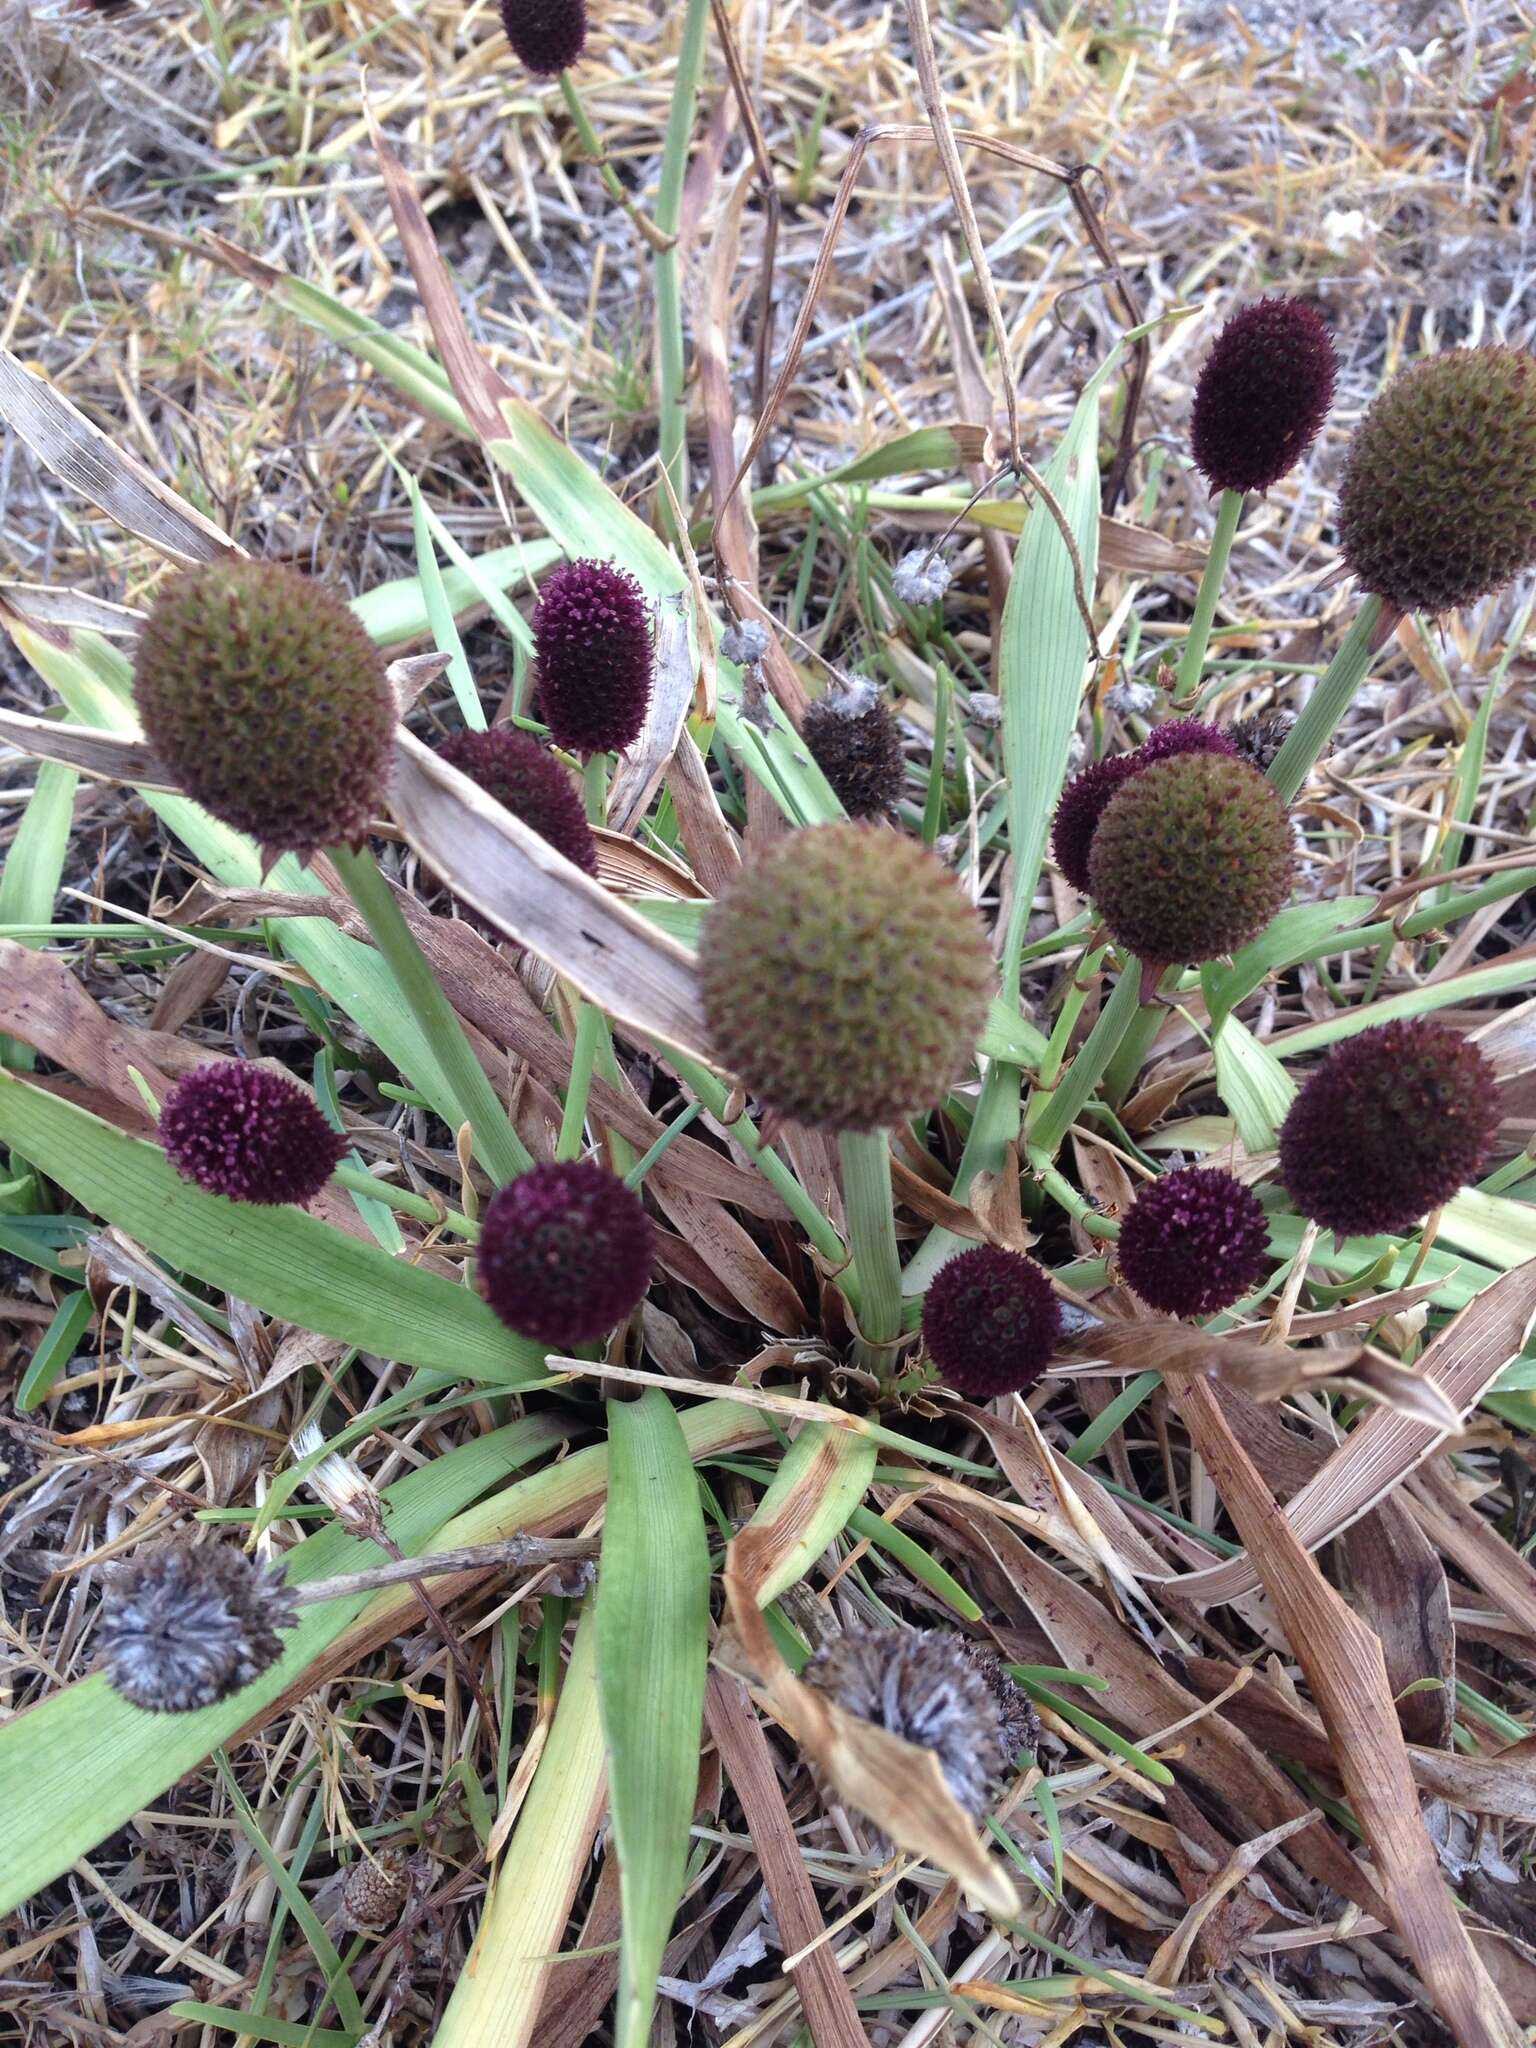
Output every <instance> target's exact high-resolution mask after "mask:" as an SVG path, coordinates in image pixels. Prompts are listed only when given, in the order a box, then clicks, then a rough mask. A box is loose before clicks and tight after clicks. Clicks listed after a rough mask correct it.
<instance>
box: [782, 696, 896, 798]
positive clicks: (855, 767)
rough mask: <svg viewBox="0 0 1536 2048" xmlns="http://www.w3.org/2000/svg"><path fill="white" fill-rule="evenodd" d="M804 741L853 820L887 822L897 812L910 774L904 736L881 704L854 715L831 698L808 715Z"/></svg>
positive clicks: (802, 731)
mask: <svg viewBox="0 0 1536 2048" xmlns="http://www.w3.org/2000/svg"><path fill="white" fill-rule="evenodd" d="M800 736H801V738H802V739H803V740H804V741H805V744H806V745H807V746H808V747H809V748H810V750H811V756H812V758H813V760H814V761H815V763H816V765H817V767H818V768H819V769H820V770H821V772H822V774H823V775H825V776H826V778H827V780H828V782H830V783H831V785H832V792H833V794H834V795H835V796H836V798H837V800H838V802H839V803H840V804H841V805H842V807H843V809H844V810H845V811H846V812H847V813H848V815H849V817H850V818H879V817H884V816H885V815H886V813H887V812H889V811H890V810H892V809H893V808H894V806H895V803H896V799H897V798H898V797H899V796H900V795H901V787H902V783H903V781H904V780H905V774H906V769H905V764H904V762H903V760H902V753H901V732H900V729H899V728H898V726H897V724H896V721H895V719H894V718H893V717H892V716H891V713H890V711H889V710H888V709H887V708H886V706H885V705H884V704H883V703H881V702H880V700H879V698H876V699H875V701H874V703H873V704H871V705H870V706H869V708H868V709H867V710H864V711H850V710H849V709H848V708H847V706H846V705H845V703H844V701H843V699H842V697H841V696H840V695H838V694H829V695H827V696H825V697H823V698H821V699H820V700H819V701H818V702H817V703H815V704H812V705H811V707H810V708H809V710H808V711H807V712H806V714H805V717H804V720H803V721H802V723H801V726H800Z"/></svg>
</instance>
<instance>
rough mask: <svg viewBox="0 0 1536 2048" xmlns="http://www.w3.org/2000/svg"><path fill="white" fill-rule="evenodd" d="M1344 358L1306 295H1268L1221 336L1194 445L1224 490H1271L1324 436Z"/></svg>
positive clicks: (1196, 417)
mask: <svg viewBox="0 0 1536 2048" xmlns="http://www.w3.org/2000/svg"><path fill="white" fill-rule="evenodd" d="M1337 381H1338V358H1337V357H1336V356H1335V354H1334V350H1333V342H1332V340H1331V338H1330V336H1329V333H1328V329H1327V327H1326V325H1325V324H1324V322H1323V320H1322V317H1321V316H1320V314H1319V313H1318V312H1317V309H1316V308H1315V307H1313V306H1309V305H1307V304H1306V303H1305V302H1304V301H1303V300H1301V299H1260V300H1259V301H1258V302H1257V304H1255V305H1252V306H1244V307H1243V309H1242V311H1241V312H1239V313H1235V314H1234V315H1233V316H1232V318H1231V319H1230V320H1229V321H1228V322H1227V324H1226V326H1225V327H1223V328H1222V330H1221V332H1220V334H1218V335H1217V337H1216V340H1215V342H1214V343H1213V344H1212V347H1211V352H1210V354H1209V355H1208V356H1207V357H1206V359H1205V364H1204V367H1203V368H1202V369H1201V372H1200V375H1199V378H1198V380H1197V382H1196V384H1195V403H1194V411H1193V413H1192V415H1191V418H1190V448H1191V452H1192V454H1193V456H1194V459H1195V467H1196V468H1197V469H1198V470H1200V471H1201V472H1202V473H1203V474H1204V475H1205V476H1207V477H1208V478H1209V479H1210V481H1211V483H1212V484H1214V485H1215V486H1216V488H1217V489H1218V490H1224V491H1267V490H1268V489H1269V487H1270V485H1271V484H1275V483H1278V482H1279V480H1280V478H1281V477H1283V476H1284V475H1285V473H1286V471H1287V470H1289V469H1293V468H1294V467H1295V465H1296V464H1297V463H1298V462H1299V461H1300V460H1301V458H1302V456H1303V455H1305V454H1306V452H1307V450H1308V449H1309V448H1310V447H1311V445H1312V443H1313V442H1314V441H1315V440H1316V439H1317V435H1318V431H1319V429H1320V428H1321V426H1322V424H1323V422H1324V420H1326V419H1327V417H1328V413H1329V409H1330V407H1331V406H1332V404H1333V392H1334V385H1335V384H1336V382H1337Z"/></svg>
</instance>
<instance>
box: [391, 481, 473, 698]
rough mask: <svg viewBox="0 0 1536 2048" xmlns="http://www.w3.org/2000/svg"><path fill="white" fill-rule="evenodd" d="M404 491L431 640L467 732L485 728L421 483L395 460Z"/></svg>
mask: <svg viewBox="0 0 1536 2048" xmlns="http://www.w3.org/2000/svg"><path fill="white" fill-rule="evenodd" d="M395 469H396V471H397V472H398V474H399V476H400V478H401V480H402V482H403V483H404V485H405V488H406V493H407V495H408V496H409V498H410V501H411V529H412V533H413V535H414V537H415V541H416V569H417V575H418V580H419V581H420V584H421V596H422V602H423V603H424V604H425V606H426V608H427V618H428V620H429V621H430V623H431V627H432V644H433V645H434V646H435V647H436V649H437V651H438V653H439V654H446V655H447V657H448V682H449V685H450V687H451V688H452V690H453V695H454V701H455V702H456V703H457V705H458V707H459V716H460V717H461V718H462V719H463V721H464V723H465V724H466V725H467V726H468V727H469V729H470V730H471V732H484V731H485V709H484V706H483V705H482V704H481V702H480V692H479V691H478V690H477V689H476V688H475V679H474V677H473V676H472V675H471V674H470V670H469V663H468V661H467V660H466V659H465V656H464V642H463V641H462V640H461V639H460V638H459V629H458V627H457V626H456V625H455V624H454V619H453V606H452V605H451V604H450V603H449V601H448V592H447V590H446V588H445V587H444V584H443V572H442V569H441V567H440V566H439V563H438V559H437V551H436V549H435V548H434V547H433V545H432V530H431V527H430V526H429V525H428V523H427V501H426V499H425V498H423V496H422V495H421V485H420V484H419V483H417V481H416V479H415V477H413V476H412V475H411V473H410V471H409V470H406V469H402V468H401V466H400V464H399V463H398V462H397V463H396V464H395Z"/></svg>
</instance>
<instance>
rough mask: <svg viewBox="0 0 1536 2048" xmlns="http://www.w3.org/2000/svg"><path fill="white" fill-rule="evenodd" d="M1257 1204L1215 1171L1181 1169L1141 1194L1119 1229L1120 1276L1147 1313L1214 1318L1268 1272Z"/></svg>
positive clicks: (1263, 1227)
mask: <svg viewBox="0 0 1536 2048" xmlns="http://www.w3.org/2000/svg"><path fill="white" fill-rule="evenodd" d="M1268 1246H1269V1225H1268V1222H1267V1221H1266V1219H1265V1215H1264V1209H1263V1206H1262V1204H1261V1203H1260V1201H1259V1198H1258V1196H1257V1195H1256V1194H1254V1192H1253V1190H1252V1189H1251V1188H1246V1187H1244V1186H1243V1184H1242V1182H1241V1181H1240V1180H1237V1179H1236V1178H1234V1176H1233V1175H1232V1174H1230V1173H1224V1172H1222V1171H1221V1170H1220V1168H1218V1167H1214V1166H1185V1167H1180V1168H1179V1169H1178V1170H1177V1171H1176V1172H1174V1173H1165V1174H1164V1175H1163V1176H1162V1178H1161V1180H1155V1181H1153V1182H1152V1183H1151V1184H1150V1185H1149V1186H1147V1187H1144V1188H1143V1189H1142V1190H1141V1192H1140V1193H1139V1194H1138V1195H1137V1197H1136V1199H1135V1201H1134V1202H1133V1203H1132V1204H1131V1207H1130V1209H1129V1211H1128V1212H1127V1214H1126V1217H1125V1221H1124V1222H1123V1223H1122V1225H1121V1227H1120V1242H1119V1244H1118V1246H1117V1247H1116V1252H1115V1257H1116V1262H1117V1263H1118V1265H1119V1268H1120V1276H1121V1278H1122V1279H1123V1280H1124V1281H1125V1283H1126V1285H1127V1286H1128V1287H1129V1288H1131V1289H1132V1291H1133V1292H1134V1293H1136V1294H1139V1295H1140V1296H1141V1299H1142V1300H1143V1301H1144V1302H1145V1303H1146V1304H1147V1306H1148V1308H1155V1309H1158V1310H1160V1311H1161V1312H1162V1314H1164V1315H1170V1316H1211V1315H1215V1314H1216V1313H1217V1311H1218V1310H1220V1309H1224V1308H1230V1307H1231V1306H1232V1304H1233V1302H1234V1301H1237V1300H1239V1299H1240V1298H1241V1297H1242V1296H1243V1295H1245V1294H1247V1293H1248V1292H1249V1291H1250V1290H1251V1289H1252V1288H1254V1287H1256V1286H1257V1285H1258V1284H1259V1282H1260V1281H1261V1280H1262V1279H1263V1278H1264V1276H1265V1274H1266V1273H1267V1272H1268V1271H1269V1264H1270V1261H1269V1251H1268Z"/></svg>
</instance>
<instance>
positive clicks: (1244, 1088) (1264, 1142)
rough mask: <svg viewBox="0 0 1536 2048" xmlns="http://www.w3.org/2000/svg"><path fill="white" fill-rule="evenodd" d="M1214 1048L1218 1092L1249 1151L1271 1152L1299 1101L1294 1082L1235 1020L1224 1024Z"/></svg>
mask: <svg viewBox="0 0 1536 2048" xmlns="http://www.w3.org/2000/svg"><path fill="white" fill-rule="evenodd" d="M1212 1044H1213V1046H1214V1049H1215V1053H1216V1087H1217V1091H1218V1093H1219V1094H1220V1096H1221V1099H1222V1101H1223V1102H1224V1103H1225V1104H1226V1105H1227V1107H1228V1109H1230V1110H1231V1112H1232V1114H1233V1116H1234V1118H1235V1119H1236V1121H1237V1130H1238V1136H1239V1137H1240V1138H1241V1139H1242V1141H1243V1143H1244V1145H1246V1146H1247V1148H1248V1150H1249V1151H1250V1152H1272V1151H1273V1150H1274V1148H1275V1145H1276V1143H1277V1140H1278V1133H1279V1129H1280V1126H1281V1124H1283V1123H1284V1121H1285V1116H1286V1111H1287V1110H1288V1109H1289V1108H1290V1106H1291V1104H1292V1103H1293V1102H1294V1101H1295V1099H1296V1084H1295V1082H1294V1081H1292V1079H1291V1077H1290V1075H1289V1074H1287V1072H1286V1071H1285V1069H1284V1067H1282V1066H1281V1064H1280V1062H1279V1060H1277V1059H1276V1057H1275V1055H1274V1054H1273V1053H1272V1052H1271V1051H1270V1049H1269V1047H1268V1046H1267V1045H1260V1043H1259V1041H1258V1040H1257V1039H1256V1038H1255V1037H1254V1035H1253V1033H1252V1032H1251V1031H1250V1030H1249V1029H1248V1026H1247V1025H1246V1024H1244V1023H1242V1022H1241V1021H1240V1020H1239V1019H1238V1018H1236V1017H1228V1018H1227V1019H1226V1020H1225V1022H1224V1023H1223V1024H1222V1026H1221V1028H1220V1030H1219V1031H1218V1032H1217V1033H1216V1035H1215V1038H1214V1039H1213V1040H1212Z"/></svg>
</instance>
